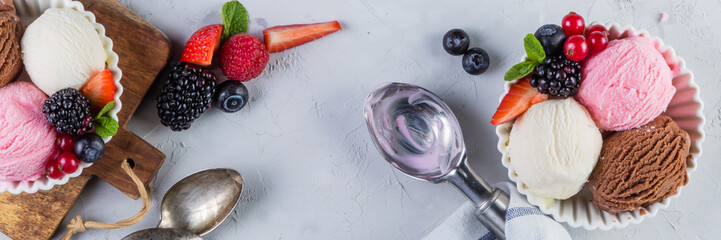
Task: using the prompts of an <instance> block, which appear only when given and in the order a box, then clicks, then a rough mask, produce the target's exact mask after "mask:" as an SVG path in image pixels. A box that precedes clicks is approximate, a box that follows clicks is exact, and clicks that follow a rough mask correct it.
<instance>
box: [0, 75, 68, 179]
mask: <svg viewBox="0 0 721 240" xmlns="http://www.w3.org/2000/svg"><path fill="white" fill-rule="evenodd" d="M45 99H47V96H45V93H43V92H42V91H41V90H40V89H38V88H37V87H35V85H33V84H32V83H30V82H13V83H10V84H8V85H6V86H5V87H3V88H0V103H1V104H0V181H23V180H27V181H33V180H37V179H38V178H39V177H41V176H42V175H43V174H44V172H45V163H46V162H47V161H48V160H49V159H50V158H52V157H54V156H55V155H56V154H57V151H58V150H57V147H55V139H56V138H57V133H56V132H55V130H54V129H53V127H52V126H51V125H50V124H49V123H48V121H47V120H46V119H45V115H43V113H42V107H43V103H44V102H45Z"/></svg>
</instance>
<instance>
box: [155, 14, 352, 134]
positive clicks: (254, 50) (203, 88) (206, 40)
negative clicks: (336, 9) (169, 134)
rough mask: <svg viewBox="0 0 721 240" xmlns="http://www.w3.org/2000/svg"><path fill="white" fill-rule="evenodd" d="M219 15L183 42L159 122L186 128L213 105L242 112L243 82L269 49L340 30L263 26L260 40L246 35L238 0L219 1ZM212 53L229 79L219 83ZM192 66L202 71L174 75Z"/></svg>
mask: <svg viewBox="0 0 721 240" xmlns="http://www.w3.org/2000/svg"><path fill="white" fill-rule="evenodd" d="M222 19H223V24H213V25H209V26H205V27H203V28H201V29H199V30H198V31H196V32H195V33H193V35H192V36H191V37H190V39H188V41H187V42H186V44H185V48H184V49H183V54H182V56H181V58H180V61H181V63H180V64H178V65H176V66H175V67H174V68H173V73H171V75H170V76H169V77H168V79H167V80H166V81H165V83H164V84H163V90H162V91H161V94H160V96H158V103H157V105H156V106H157V108H158V116H159V117H160V120H161V123H162V124H163V125H165V126H169V127H170V128H171V129H172V130H173V131H182V130H186V129H188V128H189V127H190V124H191V123H192V122H193V121H194V120H195V119H197V118H198V117H200V115H201V114H202V113H203V112H205V109H207V108H209V107H210V106H211V104H212V105H214V106H216V107H218V108H219V109H220V110H221V111H223V112H229V113H232V112H237V111H240V109H242V108H243V107H244V106H245V105H246V103H248V100H249V98H248V96H249V94H248V88H246V87H245V85H244V84H243V82H247V81H250V80H252V79H254V78H256V77H258V76H260V74H261V73H262V72H263V70H264V69H265V66H266V65H267V64H268V60H269V58H270V55H269V54H268V53H269V52H270V53H273V52H281V51H284V50H287V49H290V48H293V47H296V46H299V45H302V44H305V43H308V42H310V41H313V40H316V39H318V38H321V37H323V36H326V35H328V34H331V33H334V32H337V31H340V30H341V27H340V23H338V21H330V22H323V23H313V24H293V25H287V26H275V27H271V28H268V29H265V30H264V31H263V38H264V40H265V41H260V39H258V38H257V37H255V36H253V35H251V34H248V33H246V32H247V31H248V13H247V12H246V10H245V7H243V5H242V4H241V3H240V2H238V1H230V2H227V3H225V5H223V18H222ZM222 42H224V43H223V44H222V46H221V43H222ZM216 51H220V57H219V58H217V59H219V60H220V68H221V70H222V71H223V74H224V75H225V76H226V77H228V80H227V81H224V82H223V83H221V84H218V85H217V86H215V75H214V74H213V72H211V71H210V68H211V66H212V64H213V59H214V57H213V56H214V55H215V53H216ZM196 69H197V71H202V72H203V73H202V75H198V76H196V75H195V74H190V75H188V76H185V75H182V74H176V72H178V71H181V72H180V73H184V71H185V70H192V71H196ZM191 77H192V78H191ZM181 79H185V80H181ZM196 81H201V82H200V83H196ZM210 85H212V86H213V88H214V89H213V90H212V91H210V90H208V89H207V87H208V86H210Z"/></svg>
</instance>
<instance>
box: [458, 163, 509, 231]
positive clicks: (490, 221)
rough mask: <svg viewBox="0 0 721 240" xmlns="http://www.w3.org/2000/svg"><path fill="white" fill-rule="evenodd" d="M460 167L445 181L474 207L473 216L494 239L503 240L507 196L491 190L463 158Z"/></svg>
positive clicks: (501, 191)
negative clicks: (454, 187) (464, 196)
mask: <svg viewBox="0 0 721 240" xmlns="http://www.w3.org/2000/svg"><path fill="white" fill-rule="evenodd" d="M461 161H462V162H461V165H460V166H459V167H458V168H457V169H456V171H453V172H451V173H449V174H448V176H447V178H446V180H447V181H448V182H449V183H451V184H453V186H456V188H458V190H460V191H461V192H462V193H463V194H464V195H466V197H468V200H471V202H472V203H473V204H474V205H475V206H476V210H475V212H474V214H475V215H476V218H478V220H479V221H481V223H482V224H483V225H484V226H485V227H486V228H488V230H489V231H491V232H492V233H493V234H494V235H496V238H498V239H505V233H504V231H505V227H506V211H507V210H508V201H509V200H508V194H507V193H505V192H503V190H501V189H493V188H492V187H491V185H489V184H488V183H487V182H486V181H485V180H483V178H481V177H480V176H478V173H476V171H474V170H473V169H472V168H471V166H470V165H469V164H468V161H466V158H465V157H464V158H463V160H461Z"/></svg>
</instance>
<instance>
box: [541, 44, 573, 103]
mask: <svg viewBox="0 0 721 240" xmlns="http://www.w3.org/2000/svg"><path fill="white" fill-rule="evenodd" d="M581 80H582V75H581V65H580V63H579V62H574V61H571V60H568V59H567V58H566V56H564V55H563V54H561V55H558V56H553V57H546V59H544V60H543V64H539V65H538V66H536V69H535V70H534V71H533V73H531V77H530V78H529V83H530V84H531V86H532V87H535V88H538V91H539V92H541V93H545V94H548V96H550V97H552V98H567V97H570V96H573V95H575V94H576V93H577V92H578V88H579V87H580V86H581Z"/></svg>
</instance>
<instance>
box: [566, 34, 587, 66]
mask: <svg viewBox="0 0 721 240" xmlns="http://www.w3.org/2000/svg"><path fill="white" fill-rule="evenodd" d="M563 53H565V54H566V57H567V58H568V59H570V60H571V61H575V62H579V61H581V60H583V59H584V58H586V56H587V55H588V43H586V38H585V37H584V36H583V35H574V36H570V37H568V39H566V43H565V44H564V45H563Z"/></svg>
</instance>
